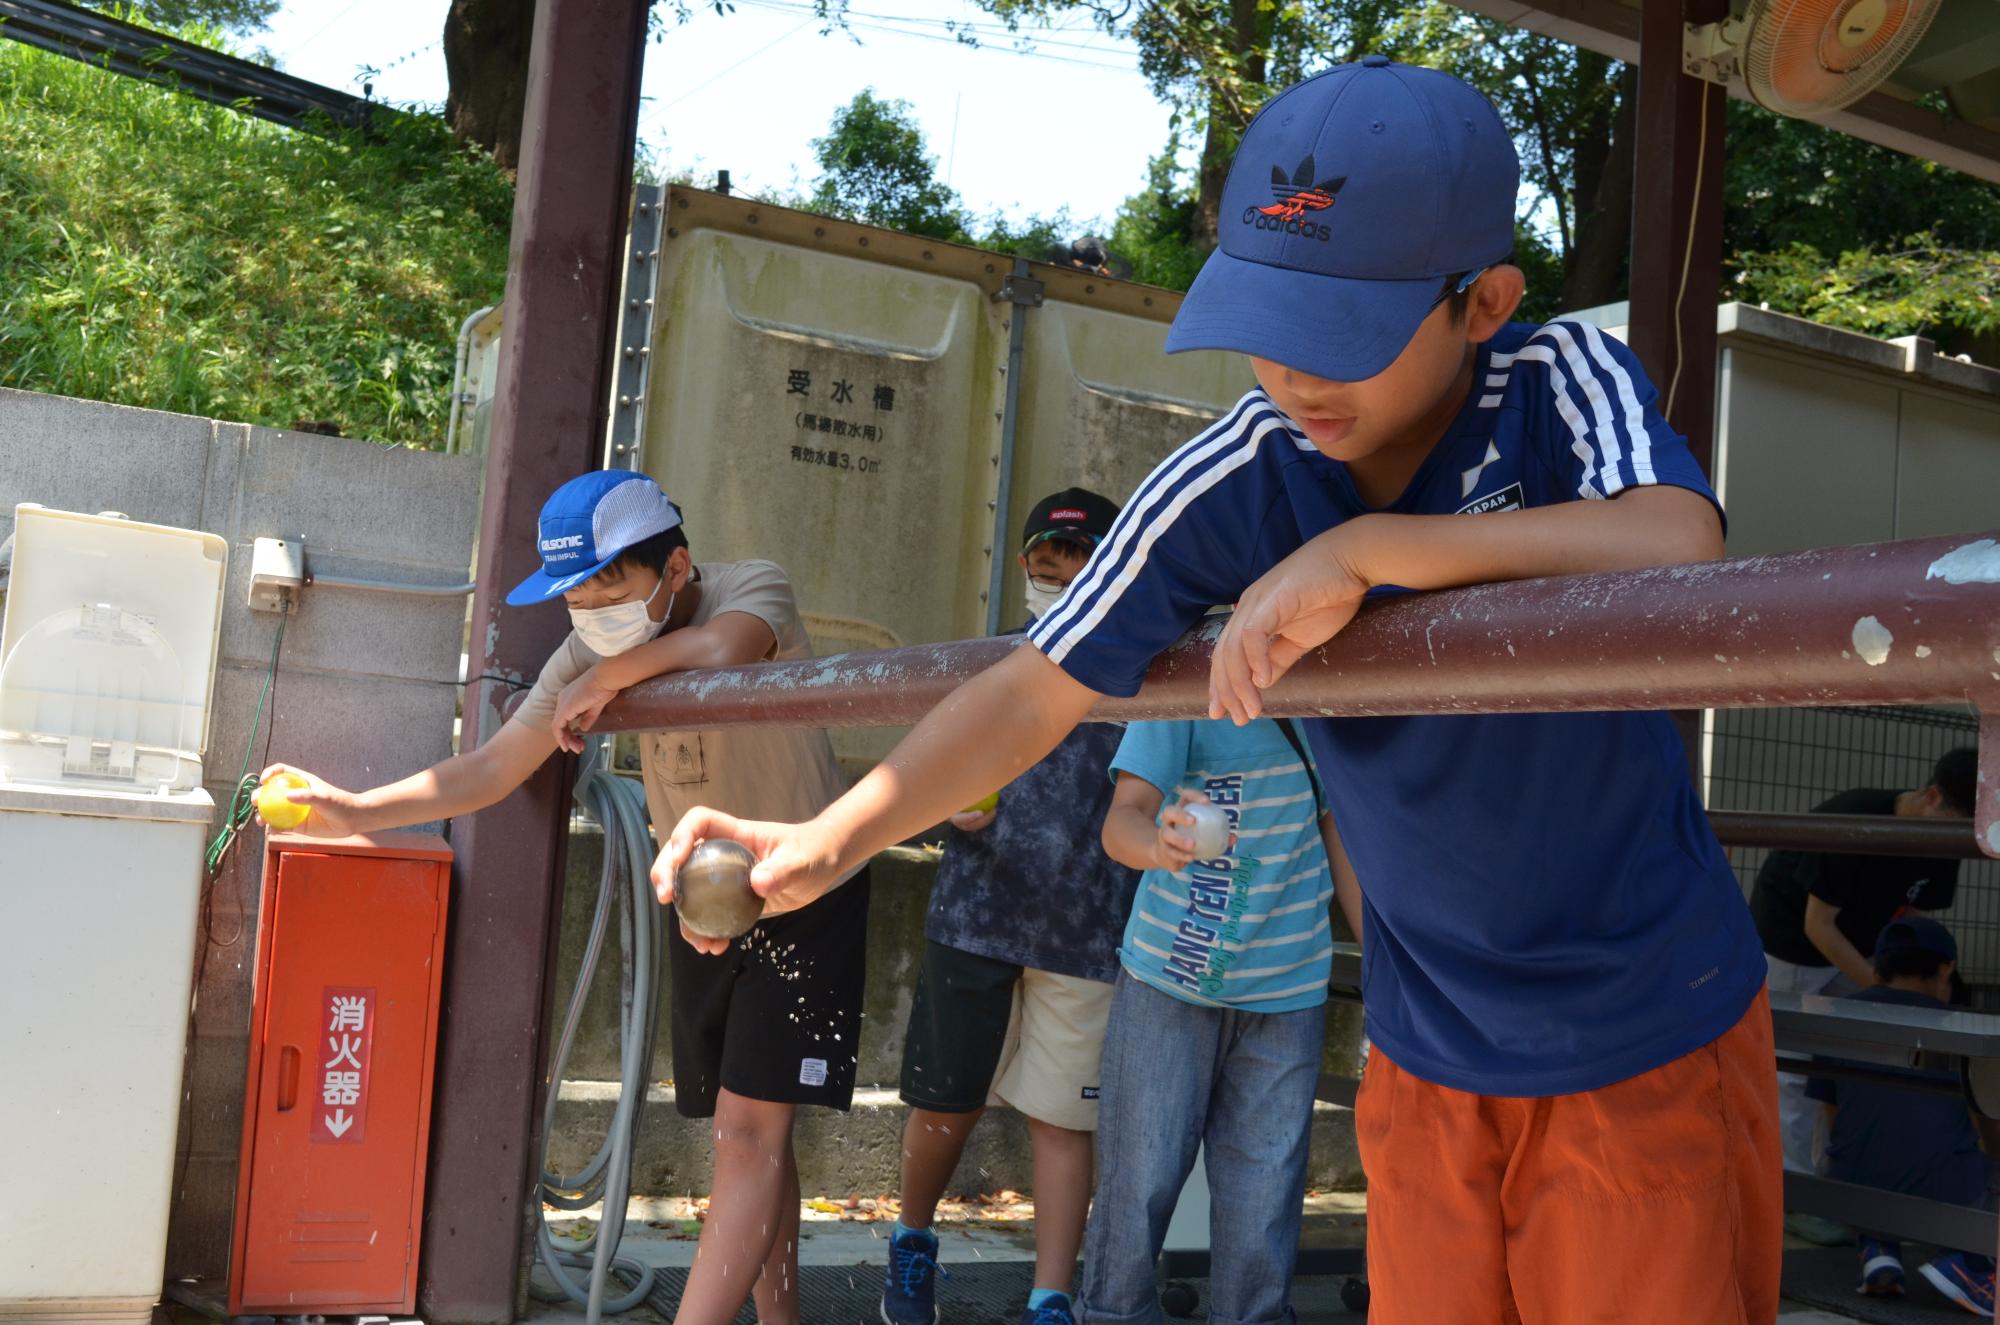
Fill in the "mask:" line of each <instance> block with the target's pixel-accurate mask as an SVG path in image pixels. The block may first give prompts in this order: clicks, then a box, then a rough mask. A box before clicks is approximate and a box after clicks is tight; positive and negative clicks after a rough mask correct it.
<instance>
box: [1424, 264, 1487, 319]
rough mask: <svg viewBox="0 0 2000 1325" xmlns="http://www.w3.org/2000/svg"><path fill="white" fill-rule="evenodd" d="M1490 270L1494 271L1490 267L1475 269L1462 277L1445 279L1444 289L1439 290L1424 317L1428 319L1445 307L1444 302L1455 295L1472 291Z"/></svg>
mask: <svg viewBox="0 0 2000 1325" xmlns="http://www.w3.org/2000/svg"><path fill="white" fill-rule="evenodd" d="M1490 270H1492V268H1490V267H1474V268H1473V269H1472V270H1471V271H1469V272H1466V273H1465V274H1464V275H1462V276H1447V277H1445V278H1444V289H1442V290H1439V291H1438V295H1437V298H1435V299H1433V300H1431V306H1430V307H1429V308H1426V309H1425V310H1424V316H1426V317H1428V316H1430V315H1431V314H1432V313H1434V312H1436V311H1437V310H1438V308H1439V307H1440V306H1442V305H1443V303H1444V301H1445V300H1447V299H1449V298H1451V297H1452V296H1453V295H1455V294H1464V293H1465V292H1466V291H1467V290H1470V289H1471V288H1472V283H1473V282H1474V281H1476V280H1478V279H1479V278H1480V277H1481V276H1484V275H1485V274H1486V273H1487V272H1488V271H1490Z"/></svg>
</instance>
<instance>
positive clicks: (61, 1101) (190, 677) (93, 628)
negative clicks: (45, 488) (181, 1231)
mask: <svg viewBox="0 0 2000 1325" xmlns="http://www.w3.org/2000/svg"><path fill="white" fill-rule="evenodd" d="M15 521H16V522H15V534H14V559H13V568H12V574H11V577H10V580H9V582H8V586H7V603H6V616H5V618H4V621H0V932H4V933H5V935H6V938H7V955H6V958H5V960H4V961H0V1136H4V1137H5V1138H6V1142H7V1150H8V1153H9V1156H10V1159H9V1167H10V1174H9V1182H8V1189H9V1191H10V1192H12V1193H13V1195H12V1196H11V1197H10V1198H9V1199H8V1200H6V1201H4V1202H0V1325H25V1323H26V1322H44V1321H46V1322H69V1323H71V1325H76V1323H78V1322H91V1323H92V1325H96V1323H98V1322H102V1323H104V1325H123V1323H124V1322H130V1323H131V1325H144V1323H145V1322H146V1321H148V1320H149V1319H150V1317H151V1314H152V1308H153V1306H154V1304H155V1303H157V1302H158V1301H159V1298H160V1289H161V1279H162V1276H163V1272H164V1265H165V1260H166V1239H167V1211H168V1203H169V1194H170V1186H171V1183H172V1181H173V1165H174V1149H175V1138H176V1132H177V1128H178V1124H179V1117H180V1096H181V1067H182V1054H183V1050H184V1046H185V1043H186V1034H187V1017H188V994H189V985H190V982H191V981H192V978H193V974H194V943H195V923H196V914H197V911H198V908H199V902H200V896H201V882H202V875H203V852H202V847H203V841H204V839H205V838H206V836H207V833H208V828H209V821H210V818H211V817H212V811H213V809H214V805H213V803H212V802H211V801H210V800H209V798H208V795H207V794H206V793H205V792H203V791H202V789H201V783H202V767H201V760H202V753H203V750H204V749H205V747H206V745H207V740H208V728H209V696H210V693H211V690H212V688H213V683H214V679H215V660H216V650H217V643H218V639H219V636H220V628H221V622H222V591H223V585H224V581H225V578H226V562H227V556H228V548H227V544H225V543H224V541H223V540H222V539H220V538H218V537H216V536H215V535H213V534H204V533H199V532H196V531H192V530H186V529H169V528H165V527H162V526H157V525H146V524H140V523H137V522H134V521H130V520H126V519H122V518H116V517H107V516H92V515H75V514H70V513H68V512H63V511H51V510H44V509H41V508H39V507H35V506H22V507H19V508H17V509H16V513H15Z"/></svg>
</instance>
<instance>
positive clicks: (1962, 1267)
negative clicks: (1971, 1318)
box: [1918, 1251, 1993, 1316]
mask: <svg viewBox="0 0 2000 1325" xmlns="http://www.w3.org/2000/svg"><path fill="white" fill-rule="evenodd" d="M1918 1269H1919V1270H1920V1271H1922V1273H1923V1276H1924V1278H1926V1279H1928V1280H1930V1281H1931V1287H1933V1288H1935V1289H1937V1290H1938V1292H1940V1293H1943V1294H1944V1295H1945V1296H1946V1297H1948V1298H1950V1299H1951V1300H1952V1301H1954V1302H1956V1303H1958V1305H1960V1306H1962V1307H1964V1308H1965V1309H1966V1310H1967V1311H1970V1312H1971V1313H1972V1314H1973V1315H1975V1316H1991V1315H1992V1314H1993V1262H1992V1261H1991V1260H1990V1259H1988V1258H1987V1257H1985V1256H1970V1255H1967V1254H1966V1253H1965V1252H1962V1251H1953V1252H1947V1253H1945V1254H1944V1255H1942V1256H1940V1257H1938V1258H1937V1259H1936V1260H1934V1261H1931V1262H1929V1263H1927V1264H1925V1265H1922V1266H1919V1267H1918Z"/></svg>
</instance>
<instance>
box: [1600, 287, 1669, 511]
mask: <svg viewBox="0 0 2000 1325" xmlns="http://www.w3.org/2000/svg"><path fill="white" fill-rule="evenodd" d="M1583 338H1584V341H1585V342H1586V343H1587V344H1588V345H1589V346H1590V356H1591V358H1593V359H1595V360H1597V362H1598V363H1599V364H1600V365H1602V366H1603V368H1604V371H1605V372H1606V373H1607V374H1608V375H1609V376H1610V378H1611V381H1612V383H1613V385H1615V386H1616V387H1617V388H1618V403H1619V404H1620V405H1621V406H1623V407H1624V410H1625V436H1626V437H1627V438H1629V439H1630V440H1631V443H1632V476H1633V478H1635V479H1636V480H1637V481H1638V482H1639V483H1641V484H1646V485H1651V484H1656V483H1658V482H1659V481H1660V480H1659V476H1658V475H1656V474H1655V473H1654V472H1653V438H1652V435H1651V434H1650V433H1648V432H1647V431H1646V410H1645V407H1644V406H1642V405H1640V403H1639V393H1638V392H1637V391H1635V390H1633V388H1632V375H1631V374H1630V373H1628V372H1626V371H1625V365H1624V364H1621V363H1619V362H1618V356H1617V355H1615V354H1613V353H1612V352H1611V348H1610V347H1609V346H1608V345H1606V344H1605V343H1604V333H1603V332H1602V331H1599V330H1598V329H1597V328H1596V327H1594V326H1592V325H1591V324H1590V323H1588V322H1586V323H1584V324H1583Z"/></svg>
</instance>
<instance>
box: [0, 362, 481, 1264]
mask: <svg viewBox="0 0 2000 1325" xmlns="http://www.w3.org/2000/svg"><path fill="white" fill-rule="evenodd" d="M479 482H480V470H479V468H478V465H477V463H476V462H475V461H472V460H469V459H464V458H450V457H444V456H437V455H432V454H429V453H426V452H418V451H408V450H403V449H399V448H392V447H384V446H380V445H377V444H375V443H372V442H366V441H352V440H347V439H342V438H335V437H322V436H318V435H315V434H309V433H291V432H280V431H276V430H273V429H268V428H257V427H252V426H250V425H247V424H240V423H219V422H215V421H213V420H209V419H201V418H192V417H188V416H186V415H178V414H165V413H160V412H157V411H153V410H140V409H130V408H126V407H123V406H118V405H105V404H100V403H97V402H93V401H82V400H72V399H68V398H66V397H60V396H49V395H41V394H38V393H34V392H27V391H14V390H0V539H4V538H5V537H6V536H7V535H8V534H9V533H11V532H12V530H13V523H14V507H15V505H16V504H17V503H19V502H24V501H33V502H40V503H41V504H43V505H45V506H51V507H56V508H58V509H63V510H74V511H91V512H95V511H101V510H115V511H122V512H124V513H125V514H127V515H129V516H131V517H132V518H133V519H135V520H143V521H147V522H149V523H154V524H165V525H175V526H179V527H181V528H188V529H203V530H207V531H209V532H212V533H216V534H220V535H222V536H223V537H224V538H226V539H227V540H228V541H229V545H230V546H229V585H228V590H227V596H226V599H225V605H224V615H223V623H222V644H221V656H220V659H219V663H218V675H217V678H216V685H215V699H214V713H215V718H214V723H213V726H212V730H211V731H210V734H209V746H208V757H207V760H206V763H205V766H204V770H203V773H204V780H205V782H206V785H207V788H208V792H209V794H210V796H212V797H213V798H214V799H215V801H216V804H217V806H218V807H219V809H218V812H220V807H224V806H226V805H227V804H228V801H229V797H230V793H231V791H232V790H233V789H234V786H235V783H236V778H237V776H238V773H239V772H240V770H241V769H242V767H243V760H244V754H245V749H246V744H247V743H248V742H249V741H250V736H251V730H250V726H251V719H252V715H253V714H254V713H255V712H256V709H257V701H258V696H259V694H260V693H261V692H262V690H263V687H264V680H265V676H266V673H267V671H268V669H269V667H270V662H271V652H272V646H273V644H274V642H275V636H276V630H277V625H278V618H276V617H275V616H271V615H268V614H262V613H252V612H251V611H250V610H249V608H248V606H247V603H246V596H247V591H248V584H249V574H250V550H251V543H252V541H253V540H254V539H256V538H258V537H261V536H265V535H288V536H295V537H299V538H303V539H304V540H305V547H306V556H307V560H308V563H309V565H310V566H311V567H312V569H313V570H315V571H316V572H319V573H322V574H328V575H341V576H348V577H353V578H370V579H382V580H390V581H396V582H401V583H413V584H448V583H463V582H464V581H465V580H466V579H467V578H468V573H469V568H470V566H471V550H472V541H473V534H474V531H475V530H476V528H477V525H478V520H479ZM465 611H466V602H465V600H464V599H463V598H456V597H454V598H438V597H398V596H391V595H385V594H365V595H364V594H358V593H352V592H347V591H342V590H336V589H333V588H329V587H321V588H313V589H308V590H306V592H305V594H304V596H303V598H302V601H301V604H300V607H299V610H298V612H297V613H296V614H294V615H293V616H291V617H289V618H287V619H286V621H285V638H284V646H283V653H282V655H281V657H280V659H279V665H278V671H277V676H276V682H275V685H274V686H273V693H272V695H271V699H270V704H269V712H268V714H267V720H266V723H265V725H264V728H263V731H262V732H261V733H260V735H259V737H258V739H257V740H256V742H255V744H254V746H253V747H251V749H250V769H251V771H252V772H253V773H254V772H256V771H257V770H258V769H260V768H262V767H263V765H264V763H265V762H266V760H267V758H268V759H271V760H284V761H286V762H289V763H296V764H300V765H302V766H305V767H308V768H311V769H312V770H313V771H314V772H316V773H320V774H322V775H324V776H326V777H327V778H329V779H331V780H332V781H334V782H336V783H338V784H340V785H343V786H350V787H352V786H369V785H373V784H375V783H378V782H382V781H386V780H388V779H390V778H394V777H398V776H401V775H403V774H406V773H412V772H415V771H417V770H418V769H421V768H423V767H425V766H427V765H428V764H430V763H433V762H435V761H436V760H438V759H441V758H443V757H444V756H446V755H448V754H450V753H451V740H452V724H453V720H454V717H455V715H456V711H457V704H458V689H457V685H456V682H457V679H458V667H459V652H460V649H461V647H462V641H463V638H464V622H465ZM261 851H262V834H261V832H260V831H259V830H258V829H257V828H255V827H254V826H253V827H252V828H251V829H250V830H249V832H248V833H247V834H246V835H245V836H244V837H243V838H242V839H241V840H240V841H239V845H238V847H237V850H236V852H235V857H234V859H233V860H232V861H231V862H230V863H229V865H228V866H227V867H226V868H225V870H224V871H223V873H222V875H221V876H220V878H219V879H218V880H217V884H216V887H215V889H214V892H213V895H212V897H211V899H210V906H209V908H208V915H207V923H206V925H205V930H206V932H207V935H208V940H207V942H206V943H200V941H199V940H198V944H199V946H200V948H201V967H200V970H199V972H198V975H197V979H198V991H199V992H198V1003H197V1015H196V1019H195V1027H196V1033H195V1036H194V1038H193V1041H192V1045H191V1051H192V1054H193V1058H192V1063H193V1068H192V1071H191V1073H190V1085H191V1095H190V1097H189V1098H188V1099H187V1100H186V1101H185V1103H184V1107H183V1109H182V1118H181V1128H182V1150H183V1156H184V1158H183V1160H182V1164H181V1168H180V1170H179V1171H178V1172H177V1174H176V1182H175V1188H174V1190H175V1208H174V1213H173V1219H172V1224H171V1231H170V1235H169V1246H168V1252H167V1270H168V1274H169V1275H170V1276H171V1277H180V1276H191V1277H196V1278H219V1277H220V1276H221V1275H222V1274H223V1273H224V1272H225V1270H226V1268H227V1265H228V1256H229V1233H230V1215H231V1211H232V1208H233V1206H234V1203H235V1198H236V1172H237V1153H238V1146H239V1141H240V1136H241V1127H242V1104H243V1073H244V1066H245V1061H246V1054H247V1050H248V1037H249V1023H250V992H251V991H250V980H251V961H252V959H253V956H254V948H255V939H256V925H257V916H256V908H257V888H258V879H259V873H260V870H261V863H262V862H261Z"/></svg>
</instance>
